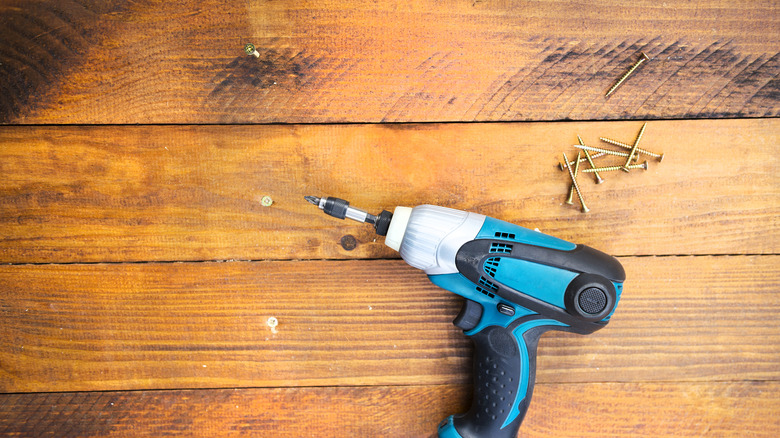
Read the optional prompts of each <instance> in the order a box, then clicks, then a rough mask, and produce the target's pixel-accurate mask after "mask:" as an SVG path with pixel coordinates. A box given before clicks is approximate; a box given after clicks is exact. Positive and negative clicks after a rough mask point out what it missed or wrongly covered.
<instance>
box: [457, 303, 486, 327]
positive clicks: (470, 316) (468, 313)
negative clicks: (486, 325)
mask: <svg viewBox="0 0 780 438" xmlns="http://www.w3.org/2000/svg"><path fill="white" fill-rule="evenodd" d="M480 318H482V305H480V304H479V303H477V302H476V301H471V300H466V301H464V302H463V307H462V308H461V309H460V313H458V316H456V317H455V320H453V321H452V323H453V324H455V327H457V328H459V329H461V330H463V331H469V330H471V329H473V328H474V327H476V326H477V325H478V324H479V320H480Z"/></svg>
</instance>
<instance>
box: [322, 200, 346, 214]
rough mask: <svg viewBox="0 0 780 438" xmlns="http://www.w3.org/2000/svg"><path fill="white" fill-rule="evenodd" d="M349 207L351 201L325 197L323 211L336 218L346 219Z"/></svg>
mask: <svg viewBox="0 0 780 438" xmlns="http://www.w3.org/2000/svg"><path fill="white" fill-rule="evenodd" d="M347 207H349V202H348V201H345V200H343V199H341V198H332V197H330V196H329V197H327V198H325V205H323V206H322V211H324V212H325V213H326V214H328V215H330V216H333V217H335V218H339V219H344V218H345V217H347Z"/></svg>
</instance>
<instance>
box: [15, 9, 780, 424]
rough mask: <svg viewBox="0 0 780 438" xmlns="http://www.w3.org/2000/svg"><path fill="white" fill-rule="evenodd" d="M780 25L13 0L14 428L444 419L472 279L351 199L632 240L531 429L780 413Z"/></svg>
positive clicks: (678, 18)
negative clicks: (592, 149)
mask: <svg viewBox="0 0 780 438" xmlns="http://www.w3.org/2000/svg"><path fill="white" fill-rule="evenodd" d="M248 42H252V43H254V45H255V46H256V48H257V51H258V55H259V56H258V57H254V56H247V55H246V54H245V53H244V51H243V50H244V45H245V44H246V43H248ZM778 47H780V5H778V3H777V1H773V0H758V1H751V2H746V3H745V2H743V3H738V2H729V1H725V0H702V1H699V2H695V3H691V2H688V1H684V0H668V1H666V2H634V3H632V4H630V5H627V4H626V3H625V2H617V1H616V0H596V1H593V2H589V3H588V4H583V3H582V2H576V1H570V0H547V1H538V0H530V1H529V0H523V1H521V0H508V1H501V2H496V1H490V0H477V1H473V0H469V1H459V0H446V1H443V2H442V1H431V0H422V1H418V2H412V3H409V2H406V3H402V2H397V1H387V2H378V3H366V2H357V1H354V0H348V1H342V2H333V1H325V2H322V1H320V2H311V1H306V0H304V1H299V2H268V1H261V0H249V1H247V2H227V1H220V0H205V1H198V2H194V1H184V2H137V1H133V2H130V1H125V0H110V1H106V2H92V1H87V0H65V1H54V0H41V1H36V2H29V1H20V0H0V124H1V125H0V317H1V318H2V319H1V321H2V322H1V323H0V435H2V436H9V437H107V436H214V437H223V436H263V437H265V436H273V437H300V436H312V437H429V436H435V432H436V426H437V424H438V423H439V421H441V420H442V419H443V418H445V417H446V416H447V415H450V414H454V413H459V412H465V411H466V410H467V409H468V408H469V405H470V403H471V392H472V390H473V387H472V378H473V376H472V360H473V347H472V344H471V342H470V341H469V340H468V338H466V337H465V336H464V335H463V333H462V331H461V330H459V329H457V328H456V327H454V326H453V325H452V319H453V317H454V316H455V315H456V314H457V313H458V310H459V308H460V305H461V302H462V299H460V298H458V297H457V296H455V295H453V294H451V293H449V292H447V291H445V290H443V289H440V288H437V287H436V286H434V285H433V284H432V283H431V282H430V281H429V280H428V279H427V278H426V277H425V275H424V274H423V273H422V272H421V271H418V270H416V269H414V268H412V267H410V266H409V265H407V264H406V263H405V262H403V261H402V260H400V259H399V257H398V254H397V253H396V252H394V251H393V250H391V249H390V248H388V247H387V246H385V245H384V239H383V238H381V237H377V236H376V235H374V233H373V232H372V230H371V229H370V228H369V227H367V226H364V225H361V224H357V223H355V222H350V221H339V220H336V219H333V218H330V217H328V216H326V215H324V214H322V213H321V212H319V211H318V210H317V209H315V208H314V207H312V206H311V205H309V204H308V203H306V202H305V201H304V200H303V196H304V195H318V196H319V195H326V196H327V195H330V196H338V197H342V198H345V199H348V200H350V201H351V202H352V204H353V205H354V206H357V207H360V208H363V209H366V210H368V211H370V212H373V213H375V212H379V211H381V210H382V209H388V210H392V209H394V208H395V207H396V206H398V205H403V206H416V205H420V204H436V205H443V206H447V207H452V208H458V209H462V210H468V211H474V212H478V213H482V214H486V215H489V216H492V217H496V218H498V219H502V220H506V221H509V222H513V223H516V224H518V225H521V226H525V227H527V228H530V229H534V228H539V229H540V230H541V231H543V232H545V233H548V234H551V235H554V236H557V237H560V238H563V239H566V240H569V241H572V242H576V243H583V244H586V245H589V246H592V247H594V248H598V249H600V250H603V251H605V252H607V253H610V254H612V255H615V256H616V257H618V259H619V261H620V262H621V263H622V264H623V266H624V267H625V269H626V273H627V281H626V283H625V288H624V292H623V295H622V299H621V302H620V305H619V306H618V309H617V311H616V312H615V314H614V316H613V318H612V320H611V322H610V324H609V325H608V326H607V327H606V328H605V329H603V330H600V331H598V332H596V333H594V334H592V335H589V336H579V335H574V334H570V333H563V332H550V333H548V334H545V335H544V336H543V337H542V338H541V340H540V342H539V349H538V362H537V365H538V368H537V372H536V381H537V386H536V389H535V391H534V396H533V402H532V403H531V406H530V409H529V411H528V415H527V417H526V419H525V421H524V422H523V425H522V427H521V429H520V434H519V436H521V437H548V436H556V437H602V436H614V437H626V438H627V437H638V436H640V437H700V436H717V437H730V436H734V437H737V436H738V437H743V436H751V437H767V438H770V437H771V438H774V437H777V436H780V420H778V418H780V325H778V324H777V321H778V320H779V319H780V231H778V230H780V220H779V219H778V218H780V158H779V157H780V155H778V153H777V152H778V144H780V141H778V135H777V133H778V131H780V121H779V119H778V116H780V92H779V90H780V55H778V53H780V52H779V51H778ZM641 52H644V53H646V54H647V55H648V57H649V60H647V61H646V62H645V63H644V64H643V65H642V66H640V67H639V68H638V69H637V70H636V72H635V73H634V74H633V75H632V76H631V77H630V78H629V79H628V80H627V81H626V82H625V84H624V85H623V86H622V87H621V88H619V89H618V91H617V92H615V94H613V95H612V96H611V97H610V98H608V99H606V98H605V97H604V94H605V93H606V91H607V89H609V87H610V86H611V85H613V84H614V83H615V81H616V80H617V79H618V78H619V77H620V76H621V75H622V74H623V73H625V72H626V71H627V70H628V68H629V67H630V66H631V65H632V64H633V63H634V62H636V60H637V59H639V56H640V53H641ZM644 122H647V127H646V130H645V131H644V134H643V136H642V143H641V146H640V147H642V148H646V149H648V150H650V151H655V152H658V153H664V154H665V155H664V158H663V161H659V160H657V159H655V158H653V157H649V156H646V155H643V156H642V160H644V159H647V160H648V169H647V170H639V169H636V170H632V171H631V172H630V173H624V172H619V171H618V172H610V173H603V174H602V177H603V178H604V179H605V182H604V183H603V184H596V183H595V180H594V179H593V178H592V176H591V175H587V174H582V175H580V176H579V178H578V180H579V182H580V184H581V188H582V191H583V195H584V197H585V200H586V201H587V204H588V206H589V207H590V210H591V211H590V212H589V213H587V214H583V213H581V212H580V211H579V208H578V207H579V206H578V205H576V202H575V205H568V204H566V203H565V202H564V201H565V199H566V196H567V194H568V190H569V184H570V178H569V176H568V173H567V172H562V171H561V170H560V168H559V167H558V165H559V163H560V162H561V161H562V153H563V152H566V153H567V154H571V153H572V152H574V154H575V155H576V150H575V149H574V148H573V146H572V145H574V144H577V136H578V135H580V136H581V137H582V138H583V140H584V142H585V143H586V144H587V145H590V146H596V147H609V148H610V149H615V147H612V146H609V145H607V144H606V143H604V142H603V141H601V140H599V138H600V137H610V138H613V139H616V140H620V141H623V142H625V143H632V142H633V141H634V139H635V138H636V136H637V133H638V132H639V130H640V128H641V127H642V125H643V123H644ZM569 158H573V156H572V155H570V156H569ZM624 162H625V158H620V157H604V158H599V159H598V161H597V163H598V164H599V165H617V164H623V163H624ZM265 196H268V197H271V198H272V200H273V204H272V205H270V206H263V205H262V204H261V202H260V201H261V199H262V198H263V197H265ZM347 241H349V242H351V244H349V243H348V242H347ZM269 318H276V320H277V321H278V325H276V326H274V327H271V326H270V325H269V323H268V322H269Z"/></svg>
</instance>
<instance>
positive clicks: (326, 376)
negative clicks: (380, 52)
mask: <svg viewBox="0 0 780 438" xmlns="http://www.w3.org/2000/svg"><path fill="white" fill-rule="evenodd" d="M621 262H622V263H623V264H624V266H625V268H626V271H627V274H628V279H629V280H628V282H626V285H625V291H624V294H623V298H622V300H621V304H620V307H619V308H618V310H617V312H616V313H615V315H614V318H613V320H612V322H611V323H610V325H609V326H608V327H607V328H605V329H604V330H600V331H598V332H596V333H594V334H592V335H589V336H580V335H573V334H568V333H556V332H554V333H550V334H547V335H545V336H544V337H543V338H542V340H541V343H540V349H539V356H538V357H539V359H538V371H537V380H538V381H539V382H542V383H560V382H593V381H600V382H635V381H679V380H685V381H707V380H780V344H778V342H777V340H778V339H780V327H778V325H777V324H776V321H777V320H778V319H779V318H780V295H778V294H777V291H778V275H777V267H778V266H780V256H734V257H727V256H719V257H629V258H622V259H621ZM460 301H461V300H460V299H459V298H457V297H455V296H454V295H452V294H450V293H448V292H446V291H444V290H442V289H439V288H437V287H435V286H433V285H432V284H431V283H430V282H429V281H428V279H427V278H426V277H425V276H424V275H423V274H422V273H421V272H419V271H417V270H415V269H413V268H410V267H408V266H407V265H405V264H404V263H403V262H401V261H394V260H391V261H387V260H373V261H309V262H231V263H163V264H158V263H145V264H108V265H105V264H97V265H16V266H2V267H0V309H2V313H3V324H2V325H0V340H1V341H0V373H1V374H0V391H5V392H52V391H95V390H126V389H173V388H216V387H223V388H230V387H270V386H343V385H349V386H355V385H396V384H401V385H416V384H424V385H428V384H447V383H465V382H468V381H470V379H471V363H472V349H471V345H470V342H469V341H468V340H467V339H466V338H465V337H464V336H463V335H462V333H461V332H460V331H459V330H457V329H456V328H455V327H454V326H452V324H451V323H450V322H451V320H452V318H453V317H454V316H455V315H456V314H457V312H458V309H459V306H460ZM735 309H737V310H735ZM270 317H275V318H277V320H278V326H277V327H275V329H272V328H271V327H269V326H268V325H267V320H268V318H270ZM274 330H276V333H274Z"/></svg>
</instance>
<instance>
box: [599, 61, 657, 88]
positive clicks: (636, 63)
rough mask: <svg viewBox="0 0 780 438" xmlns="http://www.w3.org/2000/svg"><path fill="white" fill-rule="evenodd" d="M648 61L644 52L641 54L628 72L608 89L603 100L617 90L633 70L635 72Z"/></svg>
mask: <svg viewBox="0 0 780 438" xmlns="http://www.w3.org/2000/svg"><path fill="white" fill-rule="evenodd" d="M648 59H650V58H649V57H648V56H647V55H645V52H642V53H641V54H640V56H639V60H638V61H637V62H635V63H634V65H632V66H631V68H630V69H628V71H627V72H626V73H625V74H624V75H623V76H621V77H620V79H618V81H617V83H615V85H613V86H612V88H610V89H609V91H607V95H606V96H604V97H605V98H607V97H609V95H610V94H612V93H613V92H614V91H615V90H617V89H618V87H619V86H620V85H621V84H622V83H623V82H625V80H626V78H628V77H629V76H630V75H631V73H633V72H634V70H636V69H637V68H638V67H639V66H640V65H642V63H643V62H645V61H647V60H648Z"/></svg>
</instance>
